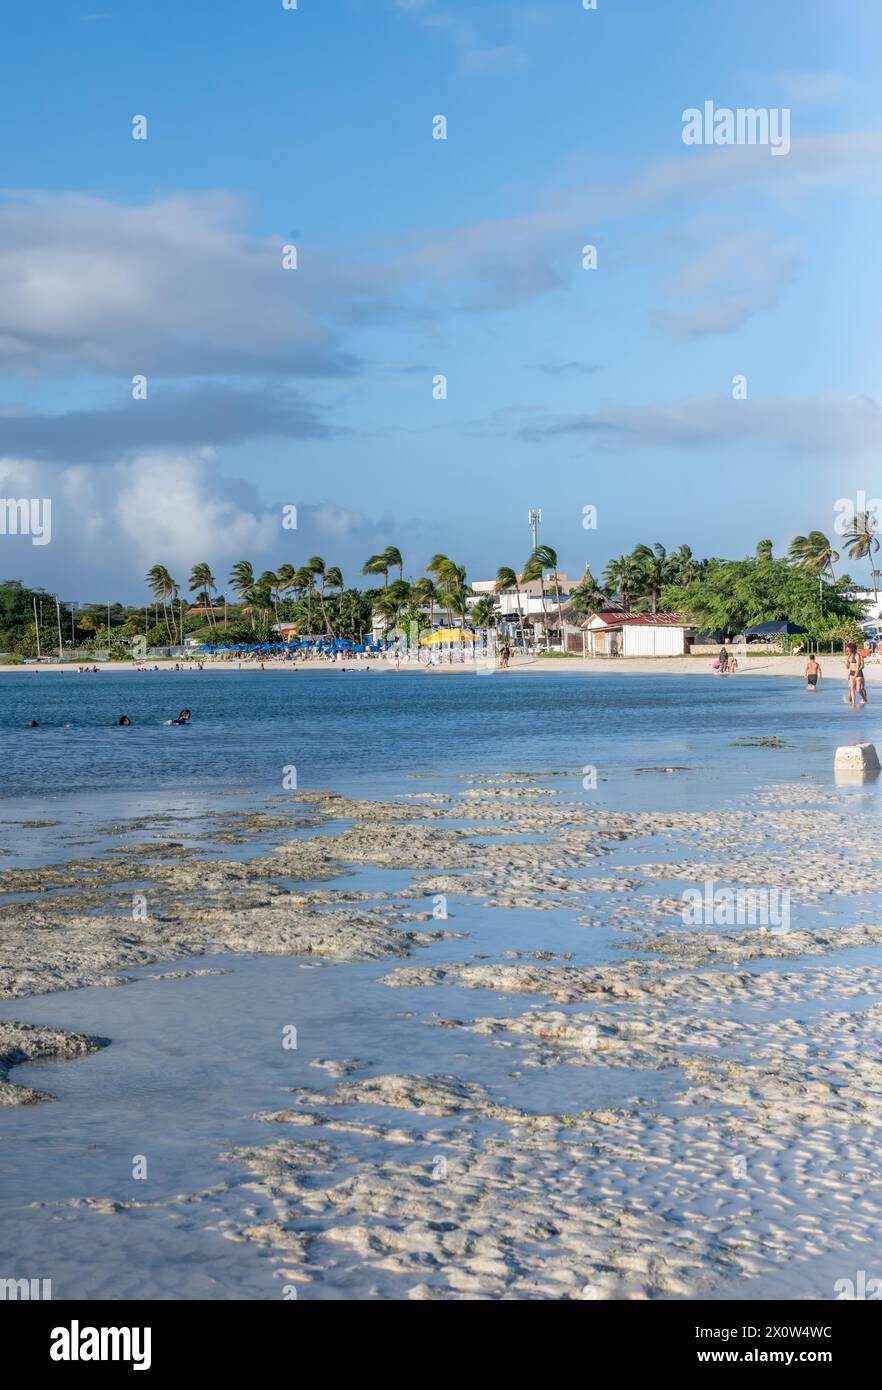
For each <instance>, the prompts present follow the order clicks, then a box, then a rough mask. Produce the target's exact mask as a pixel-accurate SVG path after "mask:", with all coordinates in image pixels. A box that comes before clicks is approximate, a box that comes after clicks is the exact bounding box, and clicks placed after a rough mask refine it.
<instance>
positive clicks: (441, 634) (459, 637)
mask: <svg viewBox="0 0 882 1390" xmlns="http://www.w3.org/2000/svg"><path fill="white" fill-rule="evenodd" d="M480 640H481V639H480V637H479V636H478V635H477V633H475V632H460V630H459V628H458V627H439V628H438V629H437V631H435V632H429V633H427V634H426V636H425V637H421V638H420V646H421V647H429V646H440V644H441V643H442V642H460V641H462V642H480Z"/></svg>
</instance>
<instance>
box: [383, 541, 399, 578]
mask: <svg viewBox="0 0 882 1390" xmlns="http://www.w3.org/2000/svg"><path fill="white" fill-rule="evenodd" d="M383 559H384V560H385V561H386V564H387V565H388V566H389V569H392V568H393V566H394V568H395V569H397V570H398V578H399V579H403V578H404V560H403V559H402V558H401V551H400V550H399V549H398V547H397V546H395V545H387V546H386V549H385V550H384V551H383Z"/></svg>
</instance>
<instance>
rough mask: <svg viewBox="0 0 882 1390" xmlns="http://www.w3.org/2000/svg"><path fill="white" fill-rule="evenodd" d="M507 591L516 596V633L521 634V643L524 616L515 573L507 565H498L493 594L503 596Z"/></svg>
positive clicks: (519, 588)
mask: <svg viewBox="0 0 882 1390" xmlns="http://www.w3.org/2000/svg"><path fill="white" fill-rule="evenodd" d="M509 589H514V591H515V594H516V595H517V604H518V631H519V632H520V634H521V642H523V640H524V614H523V610H522V608H521V587H520V585H519V583H518V576H517V572H516V571H515V570H513V569H510V568H509V567H508V566H507V565H500V567H499V569H498V570H497V571H496V583H495V584H494V585H493V592H494V594H504V593H506V592H507V590H509Z"/></svg>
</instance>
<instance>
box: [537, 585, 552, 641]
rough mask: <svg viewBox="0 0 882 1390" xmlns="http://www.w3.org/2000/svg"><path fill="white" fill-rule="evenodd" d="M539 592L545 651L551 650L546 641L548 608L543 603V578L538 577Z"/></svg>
mask: <svg viewBox="0 0 882 1390" xmlns="http://www.w3.org/2000/svg"><path fill="white" fill-rule="evenodd" d="M539 591H540V593H541V595H542V626H543V628H544V630H545V650H546V651H550V650H551V643H550V642H549V640H548V608H547V606H546V603H545V576H544V575H542V574H540V576H539Z"/></svg>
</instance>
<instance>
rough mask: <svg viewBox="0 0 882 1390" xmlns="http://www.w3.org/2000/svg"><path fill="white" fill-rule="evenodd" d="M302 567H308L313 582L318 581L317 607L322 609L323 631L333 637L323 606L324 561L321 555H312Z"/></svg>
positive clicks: (326, 611) (325, 572)
mask: <svg viewBox="0 0 882 1390" xmlns="http://www.w3.org/2000/svg"><path fill="white" fill-rule="evenodd" d="M304 568H305V569H308V570H309V572H310V574H311V575H312V576H313V582H314V581H315V580H316V579H317V580H318V581H319V582H318V597H319V607H320V608H321V610H322V618H323V620H324V624H325V632H326V633H327V634H328V636H329V637H333V635H334V631H333V628H332V627H331V622H330V619H329V618H328V610H327V608H326V607H325V585H326V584H327V578H328V576H327V570H326V568H325V562H324V560H323V559H322V557H321V555H313V556H312V557H311V558H310V559H309V560H307V562H306V565H305V566H304Z"/></svg>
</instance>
